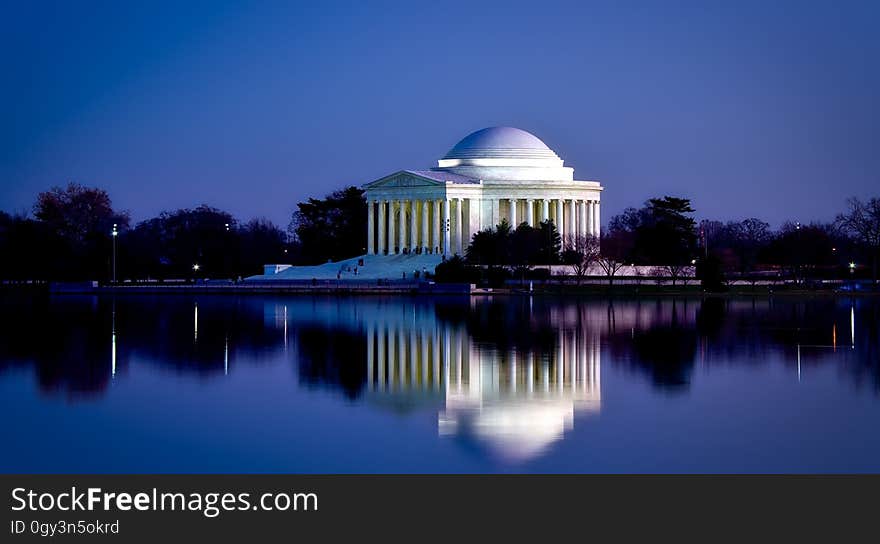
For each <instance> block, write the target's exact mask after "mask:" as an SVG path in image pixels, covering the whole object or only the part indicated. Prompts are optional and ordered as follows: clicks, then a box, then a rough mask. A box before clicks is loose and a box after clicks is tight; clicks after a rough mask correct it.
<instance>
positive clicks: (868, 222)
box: [837, 198, 880, 284]
mask: <svg viewBox="0 0 880 544" xmlns="http://www.w3.org/2000/svg"><path fill="white" fill-rule="evenodd" d="M847 205H848V206H849V210H847V211H846V213H842V214H840V215H838V216H837V224H838V225H839V226H840V228H842V229H843V230H845V231H846V232H848V233H850V234H852V235H854V236H856V237H857V238H858V239H859V241H860V242H861V243H862V244H864V245H865V246H866V248H867V250H868V251H869V252H870V254H871V278H872V279H873V281H874V283H875V284H876V283H877V261H878V258H880V198H872V199H871V200H869V201H867V202H862V201H861V200H859V199H858V198H851V199H849V200H848V201H847Z"/></svg>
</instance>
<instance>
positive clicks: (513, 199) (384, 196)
mask: <svg viewBox="0 0 880 544" xmlns="http://www.w3.org/2000/svg"><path fill="white" fill-rule="evenodd" d="M364 189H365V193H366V194H365V196H366V200H367V206H368V210H367V211H368V213H367V237H366V238H367V247H366V254H365V255H361V256H358V257H353V258H351V259H346V260H343V261H338V262H333V263H325V264H321V265H315V266H290V265H287V264H267V265H265V267H264V273H263V274H261V275H258V276H251V277H250V278H247V279H248V280H249V281H260V280H270V281H273V282H274V281H277V280H315V279H337V280H339V279H342V280H371V279H377V278H379V279H382V278H385V279H388V278H391V279H394V278H401V277H403V278H407V277H410V278H412V277H413V275H414V274H413V273H414V272H416V271H422V272H427V271H433V270H434V268H435V267H436V266H437V264H439V263H440V261H441V260H442V259H443V257H445V256H449V255H456V254H457V255H464V253H465V251H466V250H467V247H468V245H469V243H470V240H471V237H472V236H473V235H474V234H475V233H476V232H478V231H480V230H483V229H488V228H493V227H495V226H496V225H498V224H500V223H501V222H502V221H505V220H506V221H507V222H508V223H509V224H510V225H511V226H512V227H514V228H515V227H516V226H517V225H519V224H520V223H528V224H529V225H531V226H537V225H538V224H539V223H540V222H542V221H544V220H547V219H549V220H550V221H553V222H554V223H555V224H556V228H557V230H558V231H559V233H560V235H561V236H562V239H563V241H567V240H571V239H572V237H573V236H578V235H580V236H586V235H594V236H598V235H599V204H600V195H601V193H602V186H601V185H600V184H599V182H597V181H579V180H575V178H574V169H573V168H571V167H569V166H564V164H563V160H562V159H561V158H559V155H557V154H556V153H554V152H553V150H552V149H550V148H549V147H547V144H545V143H544V142H542V141H541V140H540V139H539V138H538V137H536V136H535V135H533V134H530V133H528V132H526V131H524V130H520V129H518V128H511V127H491V128H484V129H482V130H478V131H476V132H473V133H471V134H469V135H468V136H466V137H465V138H464V139H463V140H461V141H460V142H458V143H457V144H455V146H454V147H453V148H452V149H450V150H449V152H448V153H447V154H446V155H445V156H444V157H443V158H442V159H440V160H438V161H437V166H436V167H434V168H431V169H430V170H400V171H399V172H395V173H394V174H391V175H389V176H385V177H384V178H381V179H378V180H376V181H374V182H372V183H368V184H366V185H365V186H364Z"/></svg>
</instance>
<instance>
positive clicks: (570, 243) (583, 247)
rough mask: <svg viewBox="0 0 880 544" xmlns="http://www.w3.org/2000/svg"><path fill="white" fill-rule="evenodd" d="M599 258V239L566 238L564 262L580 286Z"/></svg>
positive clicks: (587, 237)
mask: <svg viewBox="0 0 880 544" xmlns="http://www.w3.org/2000/svg"><path fill="white" fill-rule="evenodd" d="M598 258H599V239H598V238H596V237H595V236H590V235H587V236H582V235H580V234H577V235H569V236H566V240H565V250H564V251H563V252H562V262H563V263H565V264H567V265H568V266H569V267H570V268H571V272H572V274H574V275H575V277H576V278H577V282H578V285H580V283H581V280H583V278H584V277H585V276H586V275H587V272H589V270H590V267H591V266H592V265H593V263H595V262H596V260H597V259H598Z"/></svg>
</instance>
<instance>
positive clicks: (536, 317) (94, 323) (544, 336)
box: [0, 292, 880, 406]
mask: <svg viewBox="0 0 880 544" xmlns="http://www.w3.org/2000/svg"><path fill="white" fill-rule="evenodd" d="M3 304H4V310H5V311H4V312H3V313H2V314H0V371H3V370H8V369H11V368H13V367H16V368H31V369H33V372H34V375H35V376H36V381H37V383H38V385H39V387H40V389H41V390H42V391H45V392H47V393H53V394H54V393H59V392H60V393H65V394H68V395H69V396H71V397H81V396H90V395H95V394H98V393H100V392H101V391H103V390H105V389H106V388H107V387H108V386H109V384H110V383H111V381H112V380H113V379H117V380H118V379H126V377H127V375H128V372H129V367H130V365H131V363H132V361H134V360H136V361H138V363H139V364H147V365H149V366H152V367H155V368H159V369H164V370H170V371H173V372H174V373H177V374H182V375H192V376H197V377H200V378H217V379H220V378H223V377H224V376H225V375H226V374H227V373H229V374H234V372H235V369H236V366H237V365H255V364H260V363H261V362H264V361H272V360H278V359H279V358H281V360H284V361H289V362H288V363H286V364H290V365H292V366H293V368H294V372H295V375H296V376H298V378H299V381H300V383H303V384H306V385H309V386H316V387H322V388H326V389H329V390H332V391H338V392H339V393H340V394H342V395H343V396H345V397H346V398H350V399H359V398H362V397H363V396H364V393H365V392H366V391H373V390H374V389H376V390H377V388H374V387H372V386H370V384H374V385H377V384H379V383H382V384H385V385H387V387H388V389H387V391H393V390H394V388H395V387H398V385H399V384H413V385H417V386H418V387H416V389H420V388H423V389H424V390H425V392H426V393H425V396H424V398H432V399H434V400H431V401H430V402H429V404H432V405H433V404H434V403H435V402H436V399H437V398H438V397H437V395H438V394H440V393H442V392H443V391H444V390H445V387H446V386H447V384H452V383H455V380H456V379H457V378H458V376H457V374H456V372H457V370H458V369H457V367H455V366H452V367H451V368H450V367H449V366H447V365H451V364H452V362H451V361H453V360H454V359H452V358H450V361H449V362H447V361H446V360H445V359H444V357H446V354H449V355H450V356H451V354H453V353H458V354H459V355H460V359H461V361H463V363H466V364H464V366H463V369H462V372H463V373H464V374H463V376H465V377H466V376H467V372H468V369H469V368H471V365H470V364H469V358H472V357H476V356H479V357H480V358H481V361H485V360H486V358H487V357H490V356H489V355H486V354H494V355H491V357H490V358H491V359H492V361H493V362H492V365H494V366H492V367H491V368H490V369H489V370H491V371H492V372H497V373H499V375H500V376H507V378H505V379H507V380H508V381H509V380H510V376H511V372H514V373H515V376H516V379H517V380H521V379H523V376H525V375H526V374H525V373H527V372H529V370H528V369H527V366H522V365H523V364H524V361H527V360H528V357H530V356H531V357H533V365H534V366H533V368H532V370H531V372H533V373H534V376H535V377H536V379H538V378H539V377H540V375H539V374H538V373H539V372H543V370H541V369H542V368H543V367H542V365H545V364H548V365H549V368H550V376H551V378H553V377H554V376H556V374H555V372H556V370H554V368H555V367H554V366H553V365H554V364H555V363H554V361H555V360H556V358H558V357H559V353H562V354H563V355H562V356H563V357H565V354H566V353H567V352H569V351H571V350H580V349H583V348H581V347H579V346H581V345H582V344H583V345H586V344H584V342H589V343H590V344H591V345H592V344H595V345H596V346H601V348H600V349H601V350H602V351H604V352H605V353H604V355H603V363H604V364H605V365H611V366H614V367H618V368H622V369H627V370H630V371H632V372H634V373H637V374H639V375H641V376H643V377H645V378H646V379H647V380H649V381H650V383H651V384H652V385H653V386H655V387H656V388H658V389H660V390H666V391H679V392H686V391H687V390H688V386H689V385H690V384H691V383H692V381H693V380H694V379H695V378H694V375H695V373H694V370H695V368H696V365H698V364H699V365H700V366H701V367H702V366H707V367H708V366H712V365H744V364H745V365H763V364H767V362H768V361H771V360H778V359H781V360H783V361H784V363H785V364H786V365H789V366H790V367H791V368H792V369H793V368H794V367H795V366H796V365H800V366H799V368H802V369H806V370H807V371H808V370H809V369H810V368H811V367H812V366H817V365H821V364H827V363H828V362H829V361H832V360H833V361H837V362H838V363H839V367H840V370H841V372H843V373H844V374H845V375H847V376H849V377H850V379H851V380H852V381H853V383H854V384H856V385H857V386H863V385H868V386H870V387H872V388H874V389H876V390H877V391H880V368H878V366H880V363H878V359H880V352H878V345H880V304H878V302H877V301H875V300H873V299H868V298H857V299H852V300H850V299H844V298H833V297H828V298H811V299H805V298H796V297H791V298H784V297H779V298H769V299H768V298H743V299H738V298H706V299H699V298H690V299H689V298H658V299H646V298H641V299H632V300H627V299H615V300H606V299H598V298H582V299H559V298H552V297H535V298H531V297H484V298H456V297H453V298H438V299H430V298H404V297H394V298H369V297H364V298H335V297H289V298H285V297H277V296H266V297H260V296H254V297H236V296H189V295H177V296H117V297H97V296H57V297H40V296H35V295H22V294H15V293H10V292H6V293H4V294H3ZM389 331H390V333H389ZM389 334H390V335H389ZM114 339H115V343H114ZM572 339H574V342H575V344H574V347H571V345H570V344H571V341H572ZM585 339H586V340H585ZM447 341H448V342H450V345H449V346H448V349H447V346H446V342H447ZM455 350H460V351H458V352H456V351H455ZM514 360H515V361H516V363H515V365H514V363H513V361H514ZM114 362H115V378H114V372H113V370H114V368H113V364H114ZM525 364H527V363H525ZM578 364H579V363H578ZM472 368H473V369H477V368H478V367H472ZM480 368H483V367H480ZM447 369H448V370H449V371H450V375H449V376H448V377H447V375H446V371H447ZM484 370H485V368H484ZM380 372H381V373H382V374H381V376H382V378H381V380H380V377H379V376H380ZM562 375H563V377H564V376H565V374H564V372H563V373H562ZM392 377H393V379H392ZM537 383H540V380H539V381H538V382H537ZM525 384H526V382H522V384H521V385H523V386H524V385H525ZM377 387H378V385H377ZM407 388H408V389H407V390H408V391H410V393H411V392H412V390H413V389H412V388H411V387H409V385H408V386H407ZM399 389H400V391H401V392H402V391H403V390H404V389H405V388H404V387H402V386H401V387H399ZM429 393H430V394H429ZM416 397H418V395H416ZM387 398H391V397H387ZM402 398H403V397H397V400H400V399H402ZM418 398H421V397H418ZM414 399H415V397H412V396H411V398H409V399H408V400H406V402H405V403H404V404H408V405H413V404H412V403H413V402H416V401H415V400H414ZM374 400H377V399H374ZM383 402H384V401H383ZM395 402H397V401H394V402H392V404H394V403H395ZM416 404H418V402H416ZM396 405H398V406H400V403H397V404H396Z"/></svg>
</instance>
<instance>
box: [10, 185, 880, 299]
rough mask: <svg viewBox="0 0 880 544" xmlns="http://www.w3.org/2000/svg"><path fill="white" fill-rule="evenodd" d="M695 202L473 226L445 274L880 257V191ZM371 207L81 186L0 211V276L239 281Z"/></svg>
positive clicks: (461, 277) (359, 194)
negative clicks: (733, 207) (760, 208)
mask: <svg viewBox="0 0 880 544" xmlns="http://www.w3.org/2000/svg"><path fill="white" fill-rule="evenodd" d="M695 213H696V212H695V210H694V209H693V207H692V206H691V202H690V200H688V199H686V198H678V197H672V196H664V197H663V198H652V199H649V200H648V201H647V202H645V204H644V205H643V206H642V207H641V208H628V209H626V210H624V212H623V213H621V214H619V215H617V216H615V217H613V218H611V220H610V221H609V223H608V225H607V227H606V228H605V229H604V230H603V232H602V236H601V239H597V238H594V237H580V236H565V237H564V238H563V237H560V235H559V232H558V230H557V228H556V225H554V223H553V222H551V221H545V222H543V223H540V224H538V225H537V226H535V227H531V226H529V225H528V224H526V223H522V224H520V225H508V224H507V223H506V222H502V223H501V224H500V225H497V226H496V227H495V228H491V229H486V230H483V231H480V232H477V233H475V234H474V235H473V237H472V239H471V242H470V244H469V247H468V249H467V250H466V252H465V256H464V258H458V257H455V258H452V259H448V260H447V261H446V262H444V263H443V264H442V265H441V266H440V267H438V269H437V277H438V279H440V280H441V281H469V282H474V281H489V282H490V283H497V282H501V281H503V280H504V279H506V278H509V277H520V278H525V277H546V275H547V274H548V273H549V271H548V269H547V268H540V267H541V266H546V265H560V264H561V265H567V266H568V267H569V270H570V274H571V275H574V276H577V277H578V278H581V277H583V276H585V275H586V274H588V273H593V274H595V273H596V271H597V270H598V271H600V272H601V273H602V274H603V275H604V276H606V277H607V279H608V282H609V283H613V281H614V278H615V275H616V274H617V273H618V272H619V271H620V270H621V268H623V267H624V266H626V265H640V266H642V267H645V266H649V267H653V269H652V270H653V272H652V275H654V276H667V277H668V278H669V279H670V280H671V282H672V283H673V284H674V283H675V282H676V281H677V280H678V279H679V278H681V277H682V276H684V275H686V274H689V272H690V270H691V268H694V269H695V270H696V272H697V276H698V277H700V278H701V279H702V281H703V284H704V286H705V287H707V288H709V289H710V290H720V289H723V288H724V286H725V284H726V282H727V281H729V280H731V279H744V280H755V281H757V280H758V279H762V278H768V277H772V278H774V279H781V280H793V281H795V282H799V283H800V282H805V281H808V280H811V279H814V278H815V279H818V278H822V279H825V278H840V277H851V278H868V277H870V278H873V279H874V281H875V282H876V279H877V268H878V260H880V199H878V198H872V199H870V200H868V201H866V202H864V201H861V200H858V199H851V200H850V201H849V202H848V208H847V210H846V211H845V212H844V213H841V214H840V215H839V216H838V217H837V218H836V220H835V221H833V222H831V223H819V222H812V223H807V224H801V223H799V222H796V221H790V222H786V223H784V224H783V225H782V226H781V227H780V228H779V229H777V230H773V229H771V228H770V225H769V224H768V223H766V222H764V221H762V220H760V219H755V218H748V219H744V220H741V221H728V222H726V223H724V222H720V221H713V220H703V221H701V222H700V223H697V221H696V220H695V219H694V214H695ZM366 223H367V218H366V203H365V200H364V194H363V191H362V190H361V189H358V188H357V187H348V188H345V189H342V190H339V191H336V192H333V193H331V194H329V195H327V196H326V197H325V198H322V199H315V198H310V199H308V200H307V201H305V202H300V203H299V204H298V205H297V209H296V211H295V212H294V213H293V214H292V218H291V222H290V224H289V226H288V230H287V232H285V231H284V230H282V229H281V228H279V227H278V226H276V225H274V224H273V223H272V222H270V221H268V220H266V219H253V220H251V221H248V222H245V223H242V222H240V221H239V220H238V219H236V218H235V217H234V216H232V214H230V213H228V212H225V211H222V210H218V209H216V208H212V207H209V206H206V205H202V206H199V207H196V208H192V209H179V210H175V211H168V212H163V213H161V214H159V215H158V216H157V217H153V218H150V219H147V220H145V221H141V222H139V223H137V224H134V225H132V222H131V219H130V217H129V214H128V213H127V212H124V211H120V210H116V209H114V208H113V205H112V202H111V200H110V197H109V195H108V194H107V193H106V192H105V191H103V190H101V189H97V188H89V187H83V186H81V185H77V184H70V185H68V186H67V187H65V188H59V187H56V188H53V189H51V190H49V191H46V192H43V193H40V195H38V197H37V200H36V202H35V204H34V206H33V209H32V214H31V215H10V214H8V213H4V212H0V255H3V259H2V263H3V265H2V266H0V279H3V280H13V281H22V280H102V281H107V280H110V279H111V278H112V274H113V246H114V235H113V231H114V230H115V231H116V232H117V233H118V237H116V238H115V242H116V244H115V245H116V271H117V275H116V277H117V279H118V280H120V281H122V280H127V279H131V280H141V279H148V278H152V279H167V278H177V279H192V278H215V279H216V278H237V277H243V276H248V275H253V274H259V273H260V272H261V270H262V266H263V265H264V264H268V263H279V262H280V263H290V264H317V263H323V262H326V261H328V260H333V261H336V260H340V259H344V258H349V257H354V256H357V255H361V254H363V253H364V252H365V250H366Z"/></svg>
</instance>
